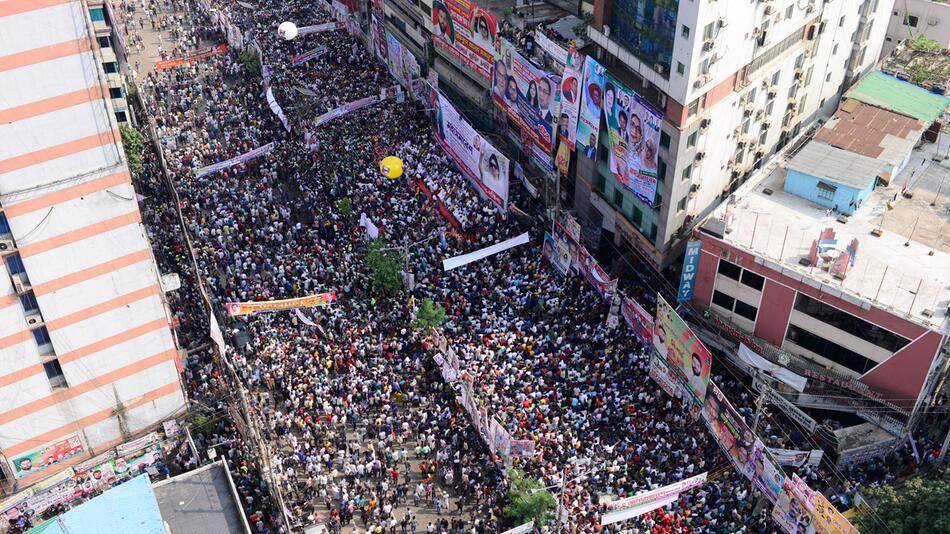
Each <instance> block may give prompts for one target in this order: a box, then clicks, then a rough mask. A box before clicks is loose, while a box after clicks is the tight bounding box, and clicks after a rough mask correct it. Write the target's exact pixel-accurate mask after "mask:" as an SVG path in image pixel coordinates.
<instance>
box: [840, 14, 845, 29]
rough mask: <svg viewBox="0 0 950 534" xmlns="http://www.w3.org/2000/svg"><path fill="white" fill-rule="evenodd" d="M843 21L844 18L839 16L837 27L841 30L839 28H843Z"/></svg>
mask: <svg viewBox="0 0 950 534" xmlns="http://www.w3.org/2000/svg"><path fill="white" fill-rule="evenodd" d="M844 19H845V16H844V15H841V20H839V21H838V27H839V28H841V27H843V26H844Z"/></svg>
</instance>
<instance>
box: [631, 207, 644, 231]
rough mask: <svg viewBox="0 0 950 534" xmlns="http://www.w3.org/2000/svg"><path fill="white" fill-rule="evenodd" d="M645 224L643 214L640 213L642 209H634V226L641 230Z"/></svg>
mask: <svg viewBox="0 0 950 534" xmlns="http://www.w3.org/2000/svg"><path fill="white" fill-rule="evenodd" d="M642 223H643V212H642V211H640V208H638V207H636V206H634V207H633V225H634V226H636V227H637V228H640V224H642Z"/></svg>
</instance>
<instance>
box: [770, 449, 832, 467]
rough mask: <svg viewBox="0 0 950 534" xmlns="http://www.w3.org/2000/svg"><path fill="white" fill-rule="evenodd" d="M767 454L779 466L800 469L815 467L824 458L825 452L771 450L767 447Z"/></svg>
mask: <svg viewBox="0 0 950 534" xmlns="http://www.w3.org/2000/svg"><path fill="white" fill-rule="evenodd" d="M769 452H770V453H771V454H772V457H773V458H775V461H777V462H778V464H779V465H781V466H784V467H801V466H803V465H806V464H807V465H810V466H813V467H814V466H816V465H818V464H820V463H821V459H822V458H824V456H825V451H823V450H821V449H813V450H810V451H795V450H789V449H773V448H771V447H769Z"/></svg>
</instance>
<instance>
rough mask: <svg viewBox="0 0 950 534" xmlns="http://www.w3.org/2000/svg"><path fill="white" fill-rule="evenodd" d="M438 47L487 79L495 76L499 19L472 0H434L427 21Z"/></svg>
mask: <svg viewBox="0 0 950 534" xmlns="http://www.w3.org/2000/svg"><path fill="white" fill-rule="evenodd" d="M427 24H428V29H429V31H431V32H432V41H433V42H434V43H435V45H436V46H438V47H439V48H442V49H444V50H446V51H447V52H449V54H451V55H452V56H453V57H454V58H456V59H457V60H458V61H460V62H462V63H463V64H464V65H466V66H468V67H469V68H471V69H472V71H474V72H475V73H476V74H477V75H479V76H481V77H482V78H484V79H486V80H491V77H492V72H491V71H492V62H493V61H494V59H495V41H496V40H498V21H497V20H496V19H495V16H494V15H492V14H491V13H490V12H489V11H488V10H487V9H482V8H480V7H478V4H476V3H475V2H474V1H472V0H433V2H432V18H431V19H429V20H428V21H427Z"/></svg>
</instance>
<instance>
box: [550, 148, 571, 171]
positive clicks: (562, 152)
mask: <svg viewBox="0 0 950 534" xmlns="http://www.w3.org/2000/svg"><path fill="white" fill-rule="evenodd" d="M554 164H555V165H556V166H557V172H559V173H561V175H562V176H567V171H568V169H570V166H571V150H570V148H568V146H567V143H561V144H560V145H559V146H558V147H557V155H556V156H555V157H554Z"/></svg>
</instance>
